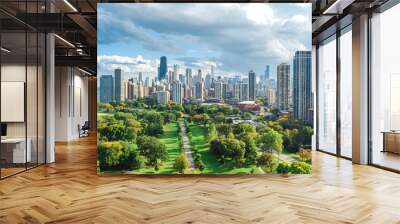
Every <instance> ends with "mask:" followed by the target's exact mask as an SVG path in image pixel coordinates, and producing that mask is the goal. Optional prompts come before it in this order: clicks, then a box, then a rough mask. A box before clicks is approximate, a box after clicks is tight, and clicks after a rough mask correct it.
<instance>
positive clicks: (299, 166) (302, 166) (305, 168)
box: [290, 162, 312, 174]
mask: <svg viewBox="0 0 400 224" xmlns="http://www.w3.org/2000/svg"><path fill="white" fill-rule="evenodd" d="M311 169H312V168H311V165H310V164H308V163H305V162H292V164H291V166H290V172H291V173H292V174H311Z"/></svg>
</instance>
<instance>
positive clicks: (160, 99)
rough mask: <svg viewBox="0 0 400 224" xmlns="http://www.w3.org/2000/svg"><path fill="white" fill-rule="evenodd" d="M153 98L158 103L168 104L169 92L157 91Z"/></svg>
mask: <svg viewBox="0 0 400 224" xmlns="http://www.w3.org/2000/svg"><path fill="white" fill-rule="evenodd" d="M153 97H154V98H155V99H156V100H157V103H168V101H169V92H168V91H156V92H154V93H153Z"/></svg>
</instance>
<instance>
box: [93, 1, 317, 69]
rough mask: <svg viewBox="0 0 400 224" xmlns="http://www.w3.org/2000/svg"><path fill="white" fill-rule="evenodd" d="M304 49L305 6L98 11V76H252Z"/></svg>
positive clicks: (115, 7) (307, 34)
mask: <svg viewBox="0 0 400 224" xmlns="http://www.w3.org/2000/svg"><path fill="white" fill-rule="evenodd" d="M310 49H311V4H299V3H297V4H268V3H250V4H238V3H232V4H219V3H218V4H215V3H212V4H204V3H203V4H156V3H140V4H138V3H126V4H116V3H113V4H110V3H103V4H98V59H97V62H98V73H99V74H100V75H108V74H113V70H114V69H115V68H119V67H121V68H123V69H124V70H125V71H126V72H127V73H128V74H131V75H136V74H137V73H138V72H139V71H141V72H143V74H145V75H151V76H155V75H156V74H157V67H158V63H159V58H160V56H163V55H165V56H167V59H168V66H169V67H171V68H172V65H173V64H179V65H180V68H181V73H184V69H185V68H186V67H191V68H193V69H198V68H201V69H202V70H205V72H203V74H205V73H208V72H209V70H210V67H211V65H214V66H215V67H216V69H215V73H216V74H217V75H218V74H221V75H228V76H232V75H245V74H247V73H248V71H249V70H251V69H252V70H254V71H255V72H256V73H257V74H258V75H259V74H262V73H264V70H265V66H266V65H270V67H271V71H270V73H271V76H275V73H276V65H277V64H279V63H282V62H287V63H290V64H292V63H291V61H292V58H293V55H294V52H295V51H296V50H310Z"/></svg>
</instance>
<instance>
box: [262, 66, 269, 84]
mask: <svg viewBox="0 0 400 224" xmlns="http://www.w3.org/2000/svg"><path fill="white" fill-rule="evenodd" d="M268 80H269V65H267V66H265V72H264V79H263V81H264V82H267V81H268Z"/></svg>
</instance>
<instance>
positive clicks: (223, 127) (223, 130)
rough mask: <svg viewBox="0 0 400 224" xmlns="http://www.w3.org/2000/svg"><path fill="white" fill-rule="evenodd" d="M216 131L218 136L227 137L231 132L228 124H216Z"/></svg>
mask: <svg viewBox="0 0 400 224" xmlns="http://www.w3.org/2000/svg"><path fill="white" fill-rule="evenodd" d="M217 131H218V134H219V135H223V136H228V134H229V133H231V132H232V127H231V125H230V124H218V125H217Z"/></svg>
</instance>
